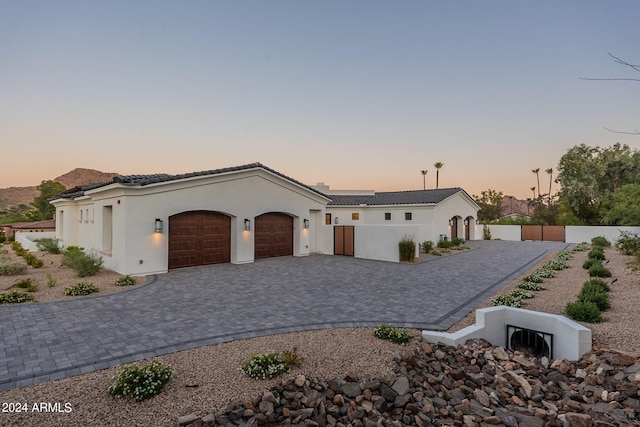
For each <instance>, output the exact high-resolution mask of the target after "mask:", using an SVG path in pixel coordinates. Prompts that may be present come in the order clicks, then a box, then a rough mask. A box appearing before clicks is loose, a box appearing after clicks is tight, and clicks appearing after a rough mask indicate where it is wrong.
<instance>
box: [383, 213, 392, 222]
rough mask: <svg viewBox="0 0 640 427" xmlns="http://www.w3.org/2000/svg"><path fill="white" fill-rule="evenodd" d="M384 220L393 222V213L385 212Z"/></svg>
mask: <svg viewBox="0 0 640 427" xmlns="http://www.w3.org/2000/svg"><path fill="white" fill-rule="evenodd" d="M384 220H385V221H391V212H385V213H384Z"/></svg>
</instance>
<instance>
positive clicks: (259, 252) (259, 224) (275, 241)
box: [254, 212, 293, 259]
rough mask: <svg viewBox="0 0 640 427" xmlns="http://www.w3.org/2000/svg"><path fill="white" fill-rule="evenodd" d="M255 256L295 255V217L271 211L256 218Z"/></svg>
mask: <svg viewBox="0 0 640 427" xmlns="http://www.w3.org/2000/svg"><path fill="white" fill-rule="evenodd" d="M255 229H256V230H255V236H254V237H255V240H254V241H255V258H256V259H258V258H270V257H276V256H285V255H293V218H292V217H290V216H289V215H286V214H283V213H277V212H270V213H266V214H263V215H260V216H258V217H256V220H255Z"/></svg>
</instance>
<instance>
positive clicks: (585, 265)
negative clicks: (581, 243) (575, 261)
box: [582, 258, 602, 270]
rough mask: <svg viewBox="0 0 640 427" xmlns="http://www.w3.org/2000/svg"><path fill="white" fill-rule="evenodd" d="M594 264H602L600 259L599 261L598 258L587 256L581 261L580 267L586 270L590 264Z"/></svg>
mask: <svg viewBox="0 0 640 427" xmlns="http://www.w3.org/2000/svg"><path fill="white" fill-rule="evenodd" d="M596 264H599V265H602V261H600V260H599V259H595V258H587V259H586V260H584V262H583V263H582V268H584V269H585V270H588V269H590V268H591V267H592V266H594V265H596Z"/></svg>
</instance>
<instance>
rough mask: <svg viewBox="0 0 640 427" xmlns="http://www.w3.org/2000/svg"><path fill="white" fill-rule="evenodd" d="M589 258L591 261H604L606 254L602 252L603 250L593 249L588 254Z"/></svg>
mask: <svg viewBox="0 0 640 427" xmlns="http://www.w3.org/2000/svg"><path fill="white" fill-rule="evenodd" d="M587 257H588V258H589V259H599V260H601V261H602V260H603V259H605V257H604V252H603V250H602V248H593V249H591V250H590V251H589V253H588V254H587Z"/></svg>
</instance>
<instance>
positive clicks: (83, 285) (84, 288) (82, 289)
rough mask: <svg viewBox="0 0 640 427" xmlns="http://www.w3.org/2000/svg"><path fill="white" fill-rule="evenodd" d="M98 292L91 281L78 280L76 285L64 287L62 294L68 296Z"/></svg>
mask: <svg viewBox="0 0 640 427" xmlns="http://www.w3.org/2000/svg"><path fill="white" fill-rule="evenodd" d="M96 292H100V290H99V289H98V288H96V287H95V286H94V285H93V284H92V283H87V282H80V283H78V284H77V285H73V286H70V287H68V288H64V294H65V295H66V296H70V297H79V296H84V295H91V294H93V293H96Z"/></svg>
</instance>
